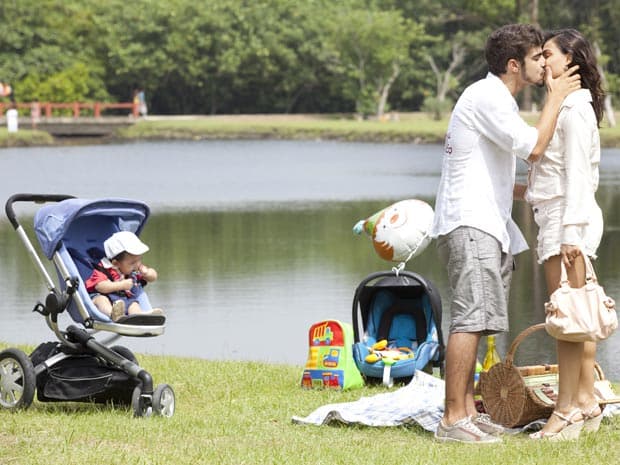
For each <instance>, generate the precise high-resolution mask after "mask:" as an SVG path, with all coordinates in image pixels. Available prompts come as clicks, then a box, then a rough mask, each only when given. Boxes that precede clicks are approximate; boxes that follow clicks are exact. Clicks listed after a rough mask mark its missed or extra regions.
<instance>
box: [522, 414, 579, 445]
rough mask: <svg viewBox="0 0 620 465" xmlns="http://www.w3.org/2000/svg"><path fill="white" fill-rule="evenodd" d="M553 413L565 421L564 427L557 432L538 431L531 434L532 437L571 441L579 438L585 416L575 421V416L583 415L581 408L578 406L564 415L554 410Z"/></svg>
mask: <svg viewBox="0 0 620 465" xmlns="http://www.w3.org/2000/svg"><path fill="white" fill-rule="evenodd" d="M552 415H555V416H556V417H558V418H559V419H560V420H562V421H563V422H564V426H563V427H562V429H561V430H560V431H558V432H556V433H547V432H545V431H536V432H535V433H532V434H530V438H531V439H546V440H547V441H570V440H573V439H577V438H578V437H579V434H580V433H581V430H582V429H583V424H584V421H583V418H582V419H580V420H577V421H573V418H574V417H575V416H577V415H581V410H579V409H578V408H576V409H574V410H572V411H571V412H570V413H569V414H568V415H563V414H561V413H560V412H557V411H554V412H553V413H552Z"/></svg>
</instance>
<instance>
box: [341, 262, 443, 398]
mask: <svg viewBox="0 0 620 465" xmlns="http://www.w3.org/2000/svg"><path fill="white" fill-rule="evenodd" d="M353 332H354V341H355V342H354V346H353V358H354V360H355V363H356V364H357V367H358V369H359V370H360V372H361V373H362V375H363V376H364V377H365V378H366V379H369V378H377V379H380V380H382V381H383V384H385V385H388V386H391V385H392V384H393V381H394V379H396V380H399V381H401V380H402V381H407V380H409V379H410V378H411V377H412V376H413V375H414V374H415V371H416V370H426V371H432V369H433V368H434V367H437V368H439V370H440V373H441V375H443V362H444V352H445V348H444V344H443V336H442V332H441V298H440V296H439V292H438V291H437V289H436V288H435V287H434V286H433V284H432V283H431V282H430V281H428V280H426V279H424V278H423V277H422V276H420V275H418V274H416V273H412V272H409V271H400V272H399V273H398V274H395V273H394V272H379V273H373V274H371V275H369V276H368V277H366V279H364V280H363V281H362V282H361V283H360V285H359V286H358V287H357V290H356V291H355V296H354V298H353Z"/></svg>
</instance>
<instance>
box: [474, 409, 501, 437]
mask: <svg viewBox="0 0 620 465" xmlns="http://www.w3.org/2000/svg"><path fill="white" fill-rule="evenodd" d="M472 423H473V424H474V425H476V426H477V427H478V429H479V430H480V431H482V432H484V433H487V434H493V435H494V436H497V435H499V434H503V433H504V432H506V428H504V427H503V426H502V425H498V424H497V423H493V421H492V420H491V415H489V414H488V413H480V414H478V415H476V416H475V417H474V418H473V419H472Z"/></svg>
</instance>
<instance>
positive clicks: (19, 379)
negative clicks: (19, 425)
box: [0, 349, 37, 410]
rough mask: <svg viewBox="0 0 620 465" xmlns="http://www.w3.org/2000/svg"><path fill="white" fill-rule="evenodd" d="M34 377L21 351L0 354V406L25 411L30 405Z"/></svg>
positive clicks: (31, 367)
mask: <svg viewBox="0 0 620 465" xmlns="http://www.w3.org/2000/svg"><path fill="white" fill-rule="evenodd" d="M36 379H37V378H36V375H35V373H34V366H33V365H32V361H31V360H30V358H29V357H28V356H27V355H26V354H25V353H24V352H22V351H21V350H18V349H6V350H3V351H2V352H0V406H2V407H3V408H5V409H9V410H17V409H26V408H28V407H29V406H30V404H32V400H33V399H34V391H35V387H36Z"/></svg>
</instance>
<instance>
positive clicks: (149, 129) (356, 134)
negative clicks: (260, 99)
mask: <svg viewBox="0 0 620 465" xmlns="http://www.w3.org/2000/svg"><path fill="white" fill-rule="evenodd" d="M446 127H447V119H443V120H441V121H434V120H432V119H430V118H428V117H427V116H426V115H425V114H423V113H412V114H406V115H401V116H399V119H398V120H397V121H377V120H364V121H357V120H355V119H352V118H348V117H342V116H340V117H336V116H329V115H325V116H309V115H305V116H303V115H289V116H287V115H255V116H252V115H244V116H221V117H220V116H213V117H199V118H196V119H169V120H166V119H161V120H146V121H144V120H143V121H139V122H138V123H137V124H135V125H133V126H131V127H130V128H127V129H124V130H122V131H121V132H119V135H120V136H121V137H126V138H131V139H289V140H295V139H306V140H307V139H310V140H312V139H327V140H341V141H362V142H419V143H429V142H441V141H443V138H444V136H445V130H446Z"/></svg>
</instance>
